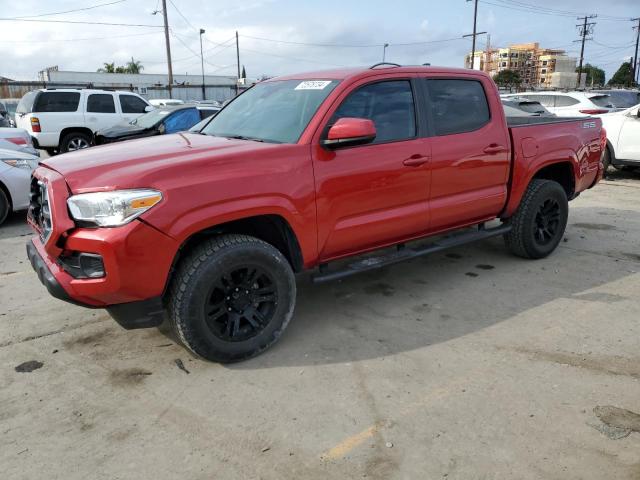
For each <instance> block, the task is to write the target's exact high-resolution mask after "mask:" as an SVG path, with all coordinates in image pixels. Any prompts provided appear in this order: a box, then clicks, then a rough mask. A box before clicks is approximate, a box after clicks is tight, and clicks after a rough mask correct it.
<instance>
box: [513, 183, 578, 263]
mask: <svg viewBox="0 0 640 480" xmlns="http://www.w3.org/2000/svg"><path fill="white" fill-rule="evenodd" d="M568 217H569V202H568V200H567V194H566V192H565V191H564V188H562V186H561V185H560V184H559V183H557V182H554V181H552V180H540V179H536V180H533V181H532V182H531V183H530V184H529V187H528V188H527V191H526V192H525V194H524V197H523V198H522V201H521V203H520V206H519V207H518V210H517V211H516V213H515V215H514V216H513V218H512V219H511V224H512V229H511V231H510V232H509V233H507V234H505V236H504V239H505V243H506V245H507V248H508V249H509V250H510V251H511V252H512V253H514V254H515V255H518V256H519V257H524V258H532V259H538V258H544V257H546V256H548V255H549V254H550V253H551V252H553V251H554V250H555V249H556V247H557V246H558V244H559V243H560V240H562V236H563V235H564V231H565V228H566V227H567V219H568Z"/></svg>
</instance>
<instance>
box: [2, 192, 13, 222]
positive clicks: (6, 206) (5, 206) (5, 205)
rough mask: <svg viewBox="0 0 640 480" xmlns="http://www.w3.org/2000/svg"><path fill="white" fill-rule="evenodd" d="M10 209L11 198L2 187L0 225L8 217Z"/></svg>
mask: <svg viewBox="0 0 640 480" xmlns="http://www.w3.org/2000/svg"><path fill="white" fill-rule="evenodd" d="M10 210H11V203H10V202H9V198H8V197H7V195H6V193H4V190H2V189H1V188H0V225H2V224H3V223H4V221H5V220H6V219H7V217H8V216H9V212H10Z"/></svg>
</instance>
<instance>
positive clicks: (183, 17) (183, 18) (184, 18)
mask: <svg viewBox="0 0 640 480" xmlns="http://www.w3.org/2000/svg"><path fill="white" fill-rule="evenodd" d="M169 3H170V4H171V5H172V6H173V8H174V9H175V11H176V12H178V15H180V16H181V17H182V20H184V22H185V23H186V24H187V25H189V26H190V27H191V28H193V29H194V30H197V31H200V29H199V28H196V27H194V26H193V24H192V23H191V22H190V21H189V20H187V17H185V16H184V15H183V14H182V12H181V11H180V9H179V8H178V7H176V4H175V3H173V0H169Z"/></svg>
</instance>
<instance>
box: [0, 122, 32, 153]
mask: <svg viewBox="0 0 640 480" xmlns="http://www.w3.org/2000/svg"><path fill="white" fill-rule="evenodd" d="M0 148H1V149H4V150H16V151H18V152H22V153H28V154H29V155H35V156H36V157H39V156H40V152H39V151H38V150H37V149H36V148H35V147H34V146H33V143H32V142H31V135H29V132H27V131H26V130H25V129H23V128H0Z"/></svg>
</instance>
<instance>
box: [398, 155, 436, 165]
mask: <svg viewBox="0 0 640 480" xmlns="http://www.w3.org/2000/svg"><path fill="white" fill-rule="evenodd" d="M429 158H430V157H428V156H424V155H420V154H419V153H416V154H414V155H411V156H410V157H409V158H407V159H405V160H404V161H403V162H402V163H403V164H404V165H405V166H407V167H419V166H420V165H424V164H425V163H427V162H428V161H429Z"/></svg>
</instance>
